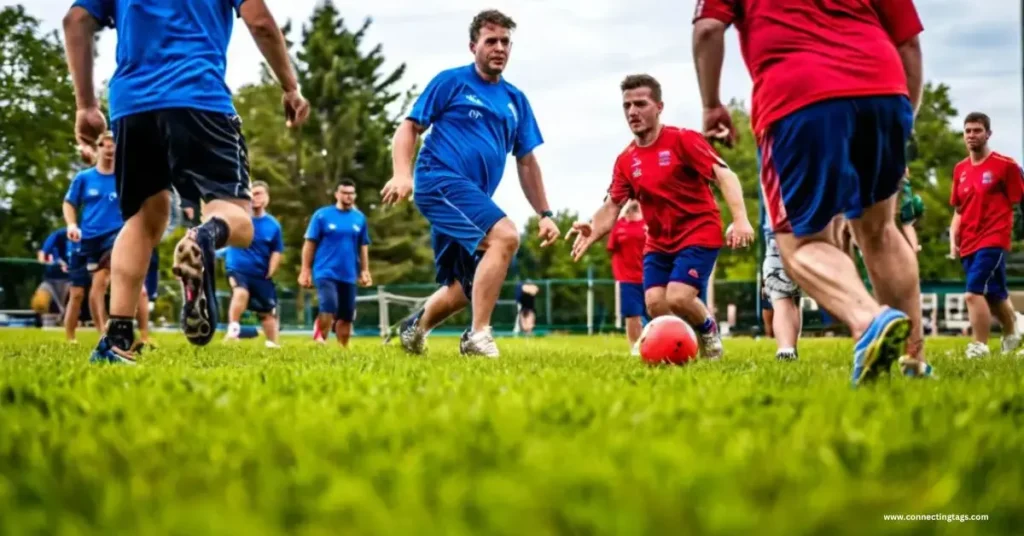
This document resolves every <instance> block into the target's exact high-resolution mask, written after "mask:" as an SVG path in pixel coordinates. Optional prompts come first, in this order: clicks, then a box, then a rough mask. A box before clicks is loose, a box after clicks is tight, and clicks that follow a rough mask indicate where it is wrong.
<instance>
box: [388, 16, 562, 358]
mask: <svg viewBox="0 0 1024 536" xmlns="http://www.w3.org/2000/svg"><path fill="white" fill-rule="evenodd" d="M515 28H516V23H515V22H514V21H513V20H512V19H511V18H509V17H508V16H506V15H504V14H503V13H501V12H499V11H495V10H488V11H483V12H480V13H479V14H478V15H477V16H476V17H475V18H474V19H473V21H472V23H471V24H470V27H469V50H470V51H471V52H472V53H473V55H474V62H473V63H471V64H469V65H466V66H463V67H456V68H454V69H449V70H446V71H442V72H441V73H440V74H438V75H437V76H435V77H434V79H433V80H431V81H430V83H429V84H428V85H427V87H426V89H425V90H424V91H423V94H422V95H420V97H419V99H417V101H416V104H415V105H414V106H413V109H412V111H411V112H410V113H409V116H408V117H407V118H406V120H405V121H403V122H402V124H401V125H399V127H398V130H397V131H396V132H395V137H394V142H393V147H392V155H393V165H394V177H392V179H391V180H390V181H388V183H387V184H386V185H385V186H384V189H383V190H382V191H381V198H382V200H383V201H384V202H385V203H389V204H390V203H396V202H398V201H400V200H402V199H404V198H406V197H408V196H409V194H410V193H411V192H412V190H413V187H414V185H415V190H416V195H415V197H414V200H415V203H416V207H417V208H418V209H419V211H420V212H421V213H422V214H423V216H424V217H425V218H426V219H427V221H429V222H430V224H431V241H432V243H433V247H434V264H435V265H436V269H437V282H438V283H440V284H441V285H442V287H441V288H440V289H439V290H438V291H437V292H435V293H434V295H433V296H431V297H430V299H429V300H428V301H427V304H426V306H425V308H424V310H423V311H422V312H421V313H419V314H416V315H414V316H413V317H411V318H410V319H409V320H407V321H406V322H404V323H403V324H402V326H401V328H400V338H401V341H402V347H403V348H405V349H406V351H408V352H411V353H415V354H419V353H422V352H423V351H424V349H425V348H426V337H427V334H428V333H429V332H430V330H431V329H433V328H434V327H435V326H436V325H438V324H440V323H441V322H442V321H443V320H444V319H445V318H448V317H449V316H450V315H452V314H454V313H456V312H458V311H460V310H462V309H463V308H465V307H466V305H468V304H469V303H470V301H472V304H473V307H472V309H473V325H472V327H471V329H468V330H466V331H465V333H463V335H462V341H461V343H460V344H459V349H460V352H461V353H462V354H464V355H484V356H488V357H498V347H497V345H496V344H495V342H494V336H493V334H492V333H491V328H490V323H491V314H492V313H493V312H494V305H495V303H496V302H497V300H498V294H499V293H500V292H501V285H502V283H503V282H504V281H505V275H506V273H507V272H508V266H509V263H510V262H511V260H512V257H513V255H514V254H515V252H516V250H517V249H518V248H519V231H518V229H516V225H515V224H514V223H513V222H512V220H510V219H509V218H508V217H506V216H505V213H504V212H503V211H502V210H501V209H500V208H498V205H496V204H495V203H494V201H493V200H492V199H491V197H492V196H493V195H494V191H495V190H496V189H497V188H498V182H499V181H500V180H501V177H502V175H503V174H504V172H505V162H506V160H507V159H508V155H509V154H513V155H514V156H515V158H516V169H517V171H518V172H519V182H520V184H521V185H522V188H523V193H525V194H526V199H527V200H528V201H529V202H530V205H532V206H533V208H534V210H536V211H537V213H538V214H539V215H540V216H541V220H540V233H539V234H540V237H541V239H542V240H543V242H542V243H541V246H542V247H547V246H548V245H550V244H552V243H554V242H555V241H556V240H557V239H558V237H559V232H558V226H557V225H556V224H555V222H554V220H553V219H552V218H551V216H552V214H551V211H550V210H549V207H548V201H547V196H546V195H545V193H544V181H543V179H542V178H541V172H540V165H539V164H538V162H537V157H536V155H534V153H533V151H534V149H536V148H537V147H538V146H539V145H540V144H541V143H543V138H542V136H541V133H540V129H539V127H538V126H537V121H536V119H535V118H534V116H533V110H532V109H531V108H530V103H529V101H528V100H527V99H526V96H525V95H524V94H523V92H522V91H520V90H519V89H518V88H516V87H515V86H513V85H512V84H510V83H508V82H507V81H505V79H504V78H503V77H502V72H503V71H504V70H505V66H506V65H507V63H508V58H509V54H510V53H511V51H512V41H511V34H512V31H513V30H514V29H515ZM427 128H430V129H431V130H430V133H429V134H428V135H427V136H426V137H425V139H424V140H423V147H422V149H421V150H420V153H419V158H417V160H416V168H415V172H414V171H413V169H412V161H413V156H414V153H415V147H416V139H417V138H418V137H419V135H421V134H423V133H424V132H425V131H426V130H427ZM414 176H415V177H414Z"/></svg>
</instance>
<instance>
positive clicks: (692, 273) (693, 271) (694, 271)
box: [686, 268, 700, 279]
mask: <svg viewBox="0 0 1024 536" xmlns="http://www.w3.org/2000/svg"><path fill="white" fill-rule="evenodd" d="M686 273H687V274H689V275H690V277H692V278H694V279H700V272H698V271H697V269H696V268H690V271H689V272H686Z"/></svg>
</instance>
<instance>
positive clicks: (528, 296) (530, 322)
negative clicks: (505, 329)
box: [516, 279, 540, 337]
mask: <svg viewBox="0 0 1024 536" xmlns="http://www.w3.org/2000/svg"><path fill="white" fill-rule="evenodd" d="M539 293H540V287H538V286H537V285H536V284H534V282H533V281H530V280H529V279H527V280H526V282H524V283H520V284H518V285H516V303H517V304H519V315H518V318H516V320H517V321H518V322H519V328H520V329H522V330H523V333H524V334H525V335H526V336H527V337H529V336H531V335H533V328H534V327H536V326H537V294H539Z"/></svg>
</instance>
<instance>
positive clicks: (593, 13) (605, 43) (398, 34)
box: [0, 0, 1024, 224]
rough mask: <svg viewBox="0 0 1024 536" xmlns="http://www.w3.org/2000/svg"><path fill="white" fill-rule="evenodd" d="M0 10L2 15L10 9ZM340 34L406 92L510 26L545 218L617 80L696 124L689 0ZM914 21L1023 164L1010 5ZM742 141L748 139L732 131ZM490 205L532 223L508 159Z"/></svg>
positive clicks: (932, 4) (403, 9)
mask: <svg viewBox="0 0 1024 536" xmlns="http://www.w3.org/2000/svg"><path fill="white" fill-rule="evenodd" d="M16 3H18V2H16V1H12V0H0V5H10V4H16ZM21 3H23V4H24V5H25V6H27V9H28V11H29V13H31V14H33V15H34V16H37V17H39V18H41V19H42V20H43V21H44V25H45V26H46V27H49V28H59V26H60V20H61V17H62V16H63V15H64V13H65V12H66V10H67V8H68V6H69V5H70V4H71V0H27V1H23V2H21ZM268 3H269V5H270V7H271V9H272V11H273V12H274V15H275V16H276V17H277V19H278V21H279V22H281V23H283V22H284V21H285V20H287V19H292V20H293V21H297V22H304V21H305V20H307V19H308V17H309V15H310V13H312V10H313V7H314V5H315V4H316V3H317V0H268ZM335 4H336V5H337V6H338V7H339V9H340V11H341V12H342V14H343V15H344V16H345V17H346V19H347V21H348V24H349V26H350V27H357V26H358V25H360V24H361V23H362V21H363V19H364V18H366V17H370V16H372V17H373V19H374V24H373V26H372V27H371V30H370V31H369V34H368V38H367V43H366V44H367V46H373V45H375V44H377V43H380V44H382V45H383V50H384V54H385V56H386V57H387V59H388V60H389V63H388V64H387V66H395V65H397V64H398V63H399V62H405V63H406V64H407V65H408V69H407V71H406V78H405V80H404V84H406V85H412V84H417V85H418V86H419V87H420V88H422V87H424V86H425V85H426V83H427V82H428V81H429V80H430V79H431V77H433V76H434V75H435V74H436V73H437V72H438V71H440V70H442V69H446V68H449V67H453V66H456V65H462V64H467V63H469V62H470V61H471V60H472V57H471V55H470V53H469V51H468V49H467V42H468V35H467V27H468V24H469V21H470V19H471V18H472V17H473V15H474V14H475V13H476V12H477V11H479V10H481V9H486V8H492V7H493V8H498V9H502V10H503V11H505V12H506V13H507V14H509V15H510V16H512V17H513V18H514V19H515V20H516V22H517V23H518V24H519V29H518V31H517V32H516V34H515V36H514V46H513V51H512V56H511V59H510V64H509V68H508V70H507V71H506V77H507V79H508V80H509V81H510V82H512V83H513V84H516V85H517V86H518V87H519V88H520V89H522V90H523V91H524V92H525V93H526V95H527V96H528V98H529V99H530V101H531V104H532V105H533V109H534V112H535V114H536V115H537V118H538V121H539V123H540V127H541V130H542V132H543V134H544V137H545V141H546V142H545V144H544V145H543V146H541V147H540V148H538V150H537V155H538V157H539V158H540V162H541V167H542V169H543V171H544V176H545V181H546V183H547V191H548V198H549V199H550V201H551V205H552V207H553V208H554V209H556V210H557V209H560V208H566V207H568V208H571V209H575V210H578V211H580V212H581V213H583V214H584V215H586V216H589V214H590V213H591V212H592V211H593V210H594V209H595V208H596V207H597V206H598V204H599V203H600V202H601V199H602V197H603V192H604V191H605V189H606V188H607V186H608V182H609V179H610V175H611V167H612V163H613V162H614V159H615V156H616V155H617V154H618V152H619V151H620V150H622V148H623V147H625V145H626V144H627V143H628V142H629V140H630V133H629V130H628V128H627V126H626V124H625V120H624V119H623V117H622V115H621V112H620V109H619V98H620V95H619V92H618V88H617V85H618V82H619V81H620V80H621V79H622V77H623V76H624V75H626V74H629V73H633V72H647V73H650V74H652V75H654V76H656V77H657V78H658V79H659V80H660V81H661V82H662V85H663V86H664V99H665V113H664V115H663V119H664V122H666V123H668V124H674V125H679V126H685V127H690V128H699V126H700V99H699V94H698V90H697V82H696V77H695V75H694V69H693V64H692V61H691V53H690V45H689V43H690V18H691V15H692V13H693V7H694V0H586V1H584V0H493V1H484V0H429V1H425V2H424V1H421V0H376V1H373V2H367V1H365V0H363V1H353V0H339V1H336V2H335ZM917 6H918V11H919V12H920V15H921V18H922V20H923V22H924V27H925V32H924V34H923V35H922V41H923V48H924V58H925V76H926V77H927V79H928V80H933V81H941V82H944V83H946V84H949V85H950V86H951V87H952V94H953V104H954V105H955V106H956V107H957V108H958V109H959V111H960V115H961V117H962V116H963V115H964V114H966V113H967V112H968V111H971V110H975V109H977V110H980V111H984V112H986V113H988V114H989V115H990V116H991V117H992V118H993V139H992V146H993V147H994V148H995V150H997V151H1000V152H1003V153H1005V154H1008V155H1010V156H1012V157H1014V158H1016V159H1018V160H1021V157H1022V152H1024V151H1022V133H1021V128H1022V127H1021V117H1022V103H1021V101H1022V86H1021V42H1020V39H1021V36H1020V21H1021V13H1020V6H1019V4H1018V2H1017V1H1016V0H974V1H969V0H918V1H917ZM235 30H236V31H235V33H234V37H233V38H232V41H231V46H230V49H229V53H228V82H229V84H230V85H231V86H232V87H238V86H240V85H242V84H245V83H247V82H252V81H255V80H257V78H258V76H259V64H260V61H261V57H260V55H259V52H258V50H257V49H256V47H255V45H254V44H253V42H252V39H251V38H250V37H249V35H248V34H247V32H246V31H245V29H244V27H243V26H241V25H236V26H235ZM114 46H115V36H114V34H113V32H105V35H104V36H103V38H102V40H101V43H100V58H99V61H98V63H97V65H96V77H97V80H102V79H105V78H109V77H110V76H111V75H112V74H113V71H114ZM750 90H751V84H750V78H749V76H748V75H747V72H746V69H745V68H744V65H743V62H742V59H741V58H740V54H739V49H738V42H737V38H736V34H735V32H733V31H730V33H729V37H728V51H727V57H726V63H725V68H724V74H723V83H722V92H723V99H726V100H728V98H730V97H737V98H740V99H743V100H746V101H747V102H749V100H750ZM744 134H748V135H749V133H744ZM496 198H497V200H498V204H499V205H500V206H502V207H503V208H504V209H505V210H506V212H508V214H509V215H510V216H511V217H512V218H513V219H515V220H516V222H517V223H520V224H522V223H523V222H525V221H526V218H528V217H529V216H530V214H532V210H531V209H530V207H529V204H528V203H527V202H526V200H525V199H524V198H523V195H522V192H521V191H520V189H519V184H518V180H517V179H516V175H515V166H514V163H513V162H512V161H511V159H510V161H509V164H508V165H507V167H506V175H505V178H504V180H503V181H502V184H501V186H500V187H499V188H498V192H497V194H496Z"/></svg>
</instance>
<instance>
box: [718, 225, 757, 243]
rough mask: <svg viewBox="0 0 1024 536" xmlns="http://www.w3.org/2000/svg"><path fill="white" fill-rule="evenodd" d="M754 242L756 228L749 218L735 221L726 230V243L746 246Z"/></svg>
mask: <svg viewBox="0 0 1024 536" xmlns="http://www.w3.org/2000/svg"><path fill="white" fill-rule="evenodd" d="M753 242H754V228H753V227H751V226H750V222H749V221H747V220H740V221H736V222H733V223H732V225H729V227H728V228H727V229H726V230H725V243H726V245H728V246H729V247H731V248H733V249H736V248H745V247H747V246H749V245H750V244H752V243H753Z"/></svg>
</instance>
